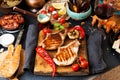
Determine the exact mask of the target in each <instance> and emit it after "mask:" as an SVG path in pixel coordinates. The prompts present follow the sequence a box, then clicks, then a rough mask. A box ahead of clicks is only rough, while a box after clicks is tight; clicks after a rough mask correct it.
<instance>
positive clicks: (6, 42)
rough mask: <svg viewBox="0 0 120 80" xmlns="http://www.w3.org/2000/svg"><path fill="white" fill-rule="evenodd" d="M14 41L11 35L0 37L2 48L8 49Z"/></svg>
mask: <svg viewBox="0 0 120 80" xmlns="http://www.w3.org/2000/svg"><path fill="white" fill-rule="evenodd" d="M14 40H15V37H14V35H12V34H3V35H2V36H0V44H1V45H2V46H4V47H8V46H9V45H10V44H12V43H13V42H14Z"/></svg>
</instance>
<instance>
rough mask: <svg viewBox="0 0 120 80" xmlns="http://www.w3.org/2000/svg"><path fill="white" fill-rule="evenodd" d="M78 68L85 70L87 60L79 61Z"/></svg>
mask: <svg viewBox="0 0 120 80" xmlns="http://www.w3.org/2000/svg"><path fill="white" fill-rule="evenodd" d="M80 66H81V68H83V69H87V67H88V61H87V60H83V61H81V63H80Z"/></svg>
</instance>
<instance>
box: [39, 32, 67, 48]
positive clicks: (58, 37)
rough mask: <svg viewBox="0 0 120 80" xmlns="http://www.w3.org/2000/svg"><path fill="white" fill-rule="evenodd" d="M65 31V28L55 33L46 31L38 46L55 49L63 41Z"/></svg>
mask: <svg viewBox="0 0 120 80" xmlns="http://www.w3.org/2000/svg"><path fill="white" fill-rule="evenodd" d="M66 33H67V31H66V30H64V31H61V32H57V33H48V34H47V35H46V37H45V39H44V40H43V41H42V42H41V44H40V46H42V47H43V48H44V49H46V50H55V49H57V48H58V47H60V46H61V45H62V44H63V43H64V39H65V37H66Z"/></svg>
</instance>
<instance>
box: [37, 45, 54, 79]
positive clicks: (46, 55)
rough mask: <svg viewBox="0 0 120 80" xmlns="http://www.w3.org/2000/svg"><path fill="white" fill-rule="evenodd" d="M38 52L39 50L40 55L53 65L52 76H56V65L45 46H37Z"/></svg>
mask: <svg viewBox="0 0 120 80" xmlns="http://www.w3.org/2000/svg"><path fill="white" fill-rule="evenodd" d="M36 52H37V54H38V55H39V56H41V57H42V58H43V59H44V60H45V61H46V62H47V63H48V64H49V65H50V66H51V67H52V69H53V72H52V77H54V76H55V72H56V67H55V64H54V61H53V60H52V58H51V57H50V56H49V54H48V53H47V51H46V50H45V49H44V48H42V47H37V48H36Z"/></svg>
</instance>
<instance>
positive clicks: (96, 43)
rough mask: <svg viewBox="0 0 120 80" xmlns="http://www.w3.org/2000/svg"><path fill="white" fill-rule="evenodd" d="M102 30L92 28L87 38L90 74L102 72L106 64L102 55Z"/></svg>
mask: <svg viewBox="0 0 120 80" xmlns="http://www.w3.org/2000/svg"><path fill="white" fill-rule="evenodd" d="M104 36H105V35H103V32H102V31H100V30H98V29H94V30H93V31H92V32H91V33H90V34H89V37H88V40H87V44H88V45H87V49H88V58H89V67H90V74H95V73H100V72H103V71H104V70H105V69H106V68H107V65H106V63H105V61H104V57H103V54H104V53H103V49H102V42H103V39H104Z"/></svg>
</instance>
